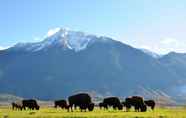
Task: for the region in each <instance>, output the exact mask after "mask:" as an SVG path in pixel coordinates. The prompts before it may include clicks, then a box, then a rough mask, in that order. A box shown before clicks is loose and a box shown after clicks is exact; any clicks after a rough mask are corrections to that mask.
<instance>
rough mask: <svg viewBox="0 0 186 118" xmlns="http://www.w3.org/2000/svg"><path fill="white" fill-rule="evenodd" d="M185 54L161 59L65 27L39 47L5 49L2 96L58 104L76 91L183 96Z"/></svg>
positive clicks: (0, 85)
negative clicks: (55, 102)
mask: <svg viewBox="0 0 186 118" xmlns="http://www.w3.org/2000/svg"><path fill="white" fill-rule="evenodd" d="M185 68H186V61H185V56H183V55H182V54H180V55H172V54H168V55H165V56H161V57H159V58H154V57H153V56H151V55H149V54H147V53H145V52H144V51H141V50H140V49H136V48H133V47H131V46H129V45H126V44H123V43H121V42H118V41H115V40H113V39H111V38H108V37H98V36H95V35H88V34H85V33H82V32H75V31H67V30H65V29H61V30H59V31H58V32H56V33H55V34H54V35H52V36H50V37H47V38H46V39H44V40H43V41H41V42H37V43H19V44H17V45H15V46H13V47H11V48H9V49H7V50H2V51H0V93H8V94H14V95H18V96H21V97H24V98H37V99H41V100H54V99H60V98H67V97H68V96H69V95H72V94H74V93H76V92H77V91H95V92H96V93H97V94H99V95H102V96H108V95H113V96H119V97H126V96H131V95H136V91H137V93H140V92H141V94H143V93H142V91H140V89H139V87H143V88H145V89H147V88H150V89H151V90H158V91H161V93H165V94H166V95H168V96H170V97H171V98H173V99H175V98H176V99H177V98H179V96H180V95H182V96H181V97H182V98H183V96H186V92H185V93H184V90H185V89H184V86H185V85H186V84H184V83H185V82H186V76H185V73H186V70H185Z"/></svg>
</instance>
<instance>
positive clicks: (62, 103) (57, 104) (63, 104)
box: [54, 100, 68, 109]
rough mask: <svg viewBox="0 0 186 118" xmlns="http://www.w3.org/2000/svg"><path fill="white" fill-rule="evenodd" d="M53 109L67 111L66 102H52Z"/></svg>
mask: <svg viewBox="0 0 186 118" xmlns="http://www.w3.org/2000/svg"><path fill="white" fill-rule="evenodd" d="M54 107H55V108H57V107H61V108H62V109H68V105H67V101H66V100H56V101H54Z"/></svg>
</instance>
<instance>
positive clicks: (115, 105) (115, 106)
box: [103, 97, 123, 110]
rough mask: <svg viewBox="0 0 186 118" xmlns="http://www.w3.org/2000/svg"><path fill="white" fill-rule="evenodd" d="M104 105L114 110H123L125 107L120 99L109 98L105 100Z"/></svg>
mask: <svg viewBox="0 0 186 118" xmlns="http://www.w3.org/2000/svg"><path fill="white" fill-rule="evenodd" d="M103 104H104V105H107V106H109V107H113V109H119V110H122V109H123V105H122V104H121V102H120V100H119V98H117V97H108V98H104V99H103Z"/></svg>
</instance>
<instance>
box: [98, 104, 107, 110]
mask: <svg viewBox="0 0 186 118" xmlns="http://www.w3.org/2000/svg"><path fill="white" fill-rule="evenodd" d="M99 108H100V109H102V108H104V109H108V105H107V104H105V103H103V102H101V103H99Z"/></svg>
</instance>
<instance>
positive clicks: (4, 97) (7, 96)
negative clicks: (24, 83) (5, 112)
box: [0, 94, 23, 103]
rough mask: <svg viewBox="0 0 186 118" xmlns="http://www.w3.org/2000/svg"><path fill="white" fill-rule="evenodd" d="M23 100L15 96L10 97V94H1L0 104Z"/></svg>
mask: <svg viewBox="0 0 186 118" xmlns="http://www.w3.org/2000/svg"><path fill="white" fill-rule="evenodd" d="M22 99H23V98H21V97H17V96H14V95H10V94H0V102H9V103H11V102H13V101H17V100H22Z"/></svg>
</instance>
